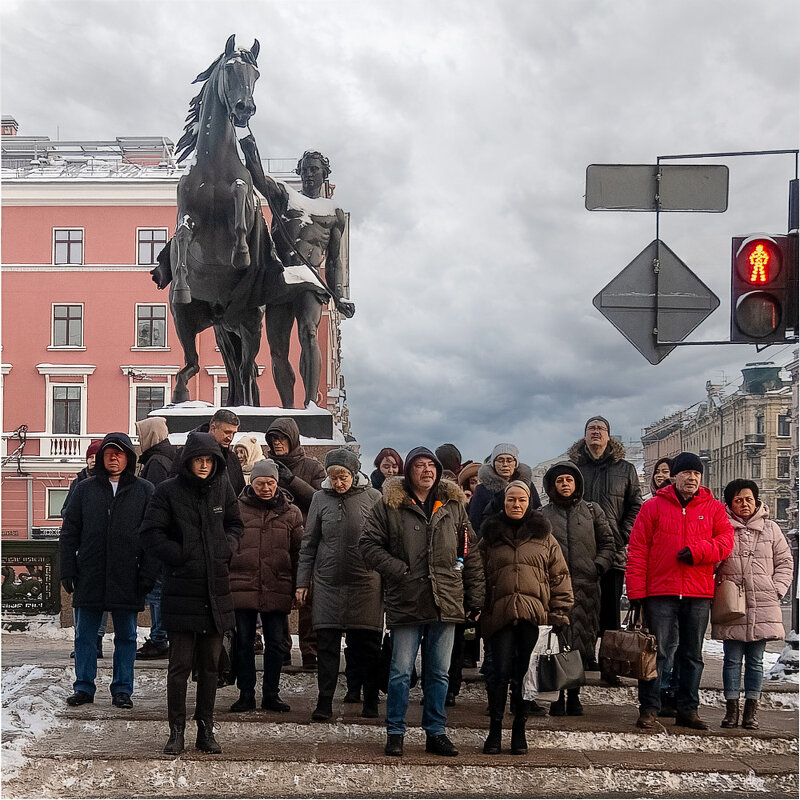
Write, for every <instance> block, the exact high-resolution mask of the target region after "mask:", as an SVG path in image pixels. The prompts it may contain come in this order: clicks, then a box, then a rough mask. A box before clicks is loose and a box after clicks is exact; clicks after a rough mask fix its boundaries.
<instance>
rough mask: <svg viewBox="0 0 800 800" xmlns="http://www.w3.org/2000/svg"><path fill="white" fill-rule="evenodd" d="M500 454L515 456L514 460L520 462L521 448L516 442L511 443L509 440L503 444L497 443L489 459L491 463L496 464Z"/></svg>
mask: <svg viewBox="0 0 800 800" xmlns="http://www.w3.org/2000/svg"><path fill="white" fill-rule="evenodd" d="M498 456H513V457H514V461H516V462H517V464H519V450H518V449H517V446H516V445H514V444H509V443H508V442H504V443H503V444H497V445H495V447H494V450H492V455H491V458H490V459H489V463H490V464H494V462H495V459H496V458H497V457H498Z"/></svg>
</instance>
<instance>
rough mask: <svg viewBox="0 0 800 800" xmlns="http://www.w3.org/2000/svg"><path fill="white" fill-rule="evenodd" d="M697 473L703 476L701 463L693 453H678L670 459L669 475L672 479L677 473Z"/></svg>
mask: <svg viewBox="0 0 800 800" xmlns="http://www.w3.org/2000/svg"><path fill="white" fill-rule="evenodd" d="M687 470H691V471H692V472H699V473H700V474H701V475H702V474H703V462H702V461H701V460H700V459H699V457H698V456H696V455H695V454H694V453H678V455H676V456H675V458H673V459H672V466H671V467H670V470H669V474H670V475H672V477H673V478H674V477H675V476H676V475H677V474H678V473H679V472H686V471H687Z"/></svg>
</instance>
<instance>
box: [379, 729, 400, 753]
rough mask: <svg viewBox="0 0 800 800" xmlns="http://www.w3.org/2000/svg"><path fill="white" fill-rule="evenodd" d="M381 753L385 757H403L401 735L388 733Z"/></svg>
mask: <svg viewBox="0 0 800 800" xmlns="http://www.w3.org/2000/svg"><path fill="white" fill-rule="evenodd" d="M383 752H384V753H385V754H386V755H387V756H402V755H403V734H402V733H389V734H387V735H386V747H384V748H383Z"/></svg>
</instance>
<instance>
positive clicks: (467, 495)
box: [464, 489, 472, 502]
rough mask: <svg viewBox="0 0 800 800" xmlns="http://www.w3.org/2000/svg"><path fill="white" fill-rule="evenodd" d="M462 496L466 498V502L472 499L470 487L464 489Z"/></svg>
mask: <svg viewBox="0 0 800 800" xmlns="http://www.w3.org/2000/svg"><path fill="white" fill-rule="evenodd" d="M464 497H466V498H467V502H469V501H470V500H472V490H471V489H464Z"/></svg>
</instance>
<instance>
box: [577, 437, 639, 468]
mask: <svg viewBox="0 0 800 800" xmlns="http://www.w3.org/2000/svg"><path fill="white" fill-rule="evenodd" d="M567 455H568V456H569V459H570V461H574V462H575V463H576V464H578V466H580V465H581V464H589V463H592V462H594V463H597V462H599V461H605V460H606V459H608V460H610V461H611V463H612V464H616V463H617V462H618V461H622V460H623V459H624V458H625V445H624V444H622V442H620V441H617V440H616V439H609V440H608V444H607V445H606V449H605V452H604V453H603V455H601V456H600V458H597V459H595V458H592V454H591V453H590V452H589V449H588V448H587V447H586V440H585V439H583V438H580V439H578V441H577V442H575V444H573V445H572V447H570V449H569V450H568V451H567Z"/></svg>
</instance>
